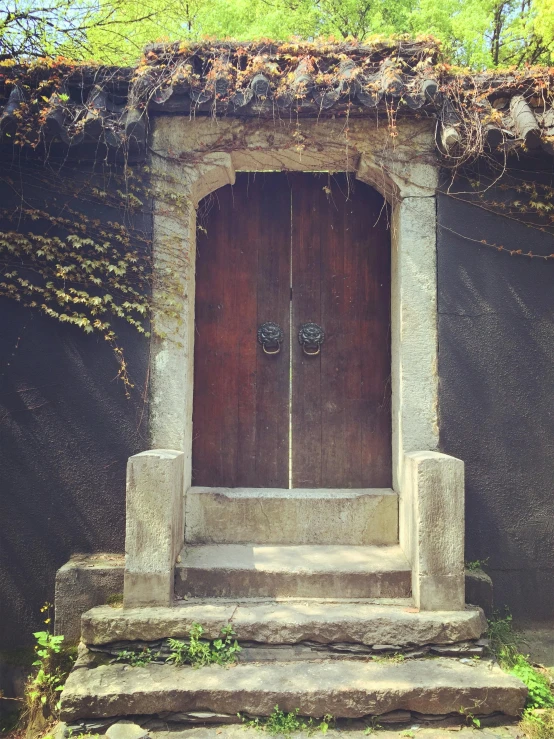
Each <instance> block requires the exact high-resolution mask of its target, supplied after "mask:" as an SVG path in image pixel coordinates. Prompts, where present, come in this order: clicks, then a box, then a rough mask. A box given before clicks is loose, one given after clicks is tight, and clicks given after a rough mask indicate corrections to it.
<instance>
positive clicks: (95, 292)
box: [0, 199, 151, 394]
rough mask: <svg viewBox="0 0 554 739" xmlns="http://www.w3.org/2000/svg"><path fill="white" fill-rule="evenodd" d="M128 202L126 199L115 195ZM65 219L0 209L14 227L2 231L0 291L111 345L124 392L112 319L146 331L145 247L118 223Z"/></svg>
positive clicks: (125, 375)
mask: <svg viewBox="0 0 554 739" xmlns="http://www.w3.org/2000/svg"><path fill="white" fill-rule="evenodd" d="M119 202H120V204H122V205H123V206H124V207H127V204H126V203H127V199H123V201H121V199H120V200H119ZM64 212H66V213H69V214H70V216H71V217H69V218H65V217H61V216H55V215H52V214H49V213H47V212H45V211H42V210H38V209H32V208H20V209H18V210H16V211H9V210H4V211H0V218H2V220H3V221H4V222H8V223H10V221H11V222H12V223H13V224H14V226H16V228H14V229H13V230H4V231H0V295H1V296H4V297H9V298H12V299H13V300H17V301H18V302H20V303H22V304H23V305H25V306H27V307H29V308H35V309H37V308H38V309H39V310H41V311H42V312H43V313H44V314H45V315H47V316H49V317H50V318H53V319H55V320H58V321H60V322H62V323H66V324H71V325H73V326H75V327H77V328H79V329H80V330H82V331H84V332H85V333H87V334H93V333H97V334H100V335H103V337H104V338H105V339H106V340H107V341H109V342H110V343H111V344H112V347H113V349H114V355H115V357H116V359H117V362H118V364H119V377H120V379H122V380H123V382H124V386H125V390H126V393H127V394H129V390H130V388H131V387H132V383H131V381H130V379H129V376H128V372H127V366H126V364H125V361H124V358H123V353H122V351H121V347H120V346H119V344H118V341H117V336H116V332H115V327H114V325H112V319H114V318H117V319H119V320H122V321H125V322H126V323H128V324H129V325H131V326H133V328H135V329H136V330H137V331H138V332H139V333H140V334H142V335H147V325H146V323H145V322H146V321H147V319H148V316H149V312H150V304H149V296H150V291H151V260H150V245H149V244H145V242H144V239H143V238H142V237H141V236H139V235H138V234H135V233H132V232H131V231H130V230H129V229H127V228H126V227H125V226H124V225H123V224H121V223H113V222H109V223H108V224H107V227H106V226H104V225H103V224H101V223H100V222H99V221H96V220H91V219H88V218H87V217H86V216H85V215H84V214H83V213H81V212H79V211H71V210H70V208H69V207H66V208H65V209H64Z"/></svg>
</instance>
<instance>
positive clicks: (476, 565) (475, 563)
mask: <svg viewBox="0 0 554 739" xmlns="http://www.w3.org/2000/svg"><path fill="white" fill-rule="evenodd" d="M488 561H489V557H486V558H485V559H474V560H472V561H471V562H466V563H465V568H466V570H468V572H476V571H477V570H481V569H483V567H486V565H487V562H488Z"/></svg>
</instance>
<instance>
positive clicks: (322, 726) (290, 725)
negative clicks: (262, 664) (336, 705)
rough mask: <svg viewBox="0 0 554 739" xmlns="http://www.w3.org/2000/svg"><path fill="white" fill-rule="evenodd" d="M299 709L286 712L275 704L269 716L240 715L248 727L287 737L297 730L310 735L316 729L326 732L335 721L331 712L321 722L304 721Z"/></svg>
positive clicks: (271, 734)
mask: <svg viewBox="0 0 554 739" xmlns="http://www.w3.org/2000/svg"><path fill="white" fill-rule="evenodd" d="M299 711H300V709H299V708H296V709H295V710H294V711H291V712H290V713H285V711H281V709H280V708H279V706H275V708H274V709H273V712H272V713H271V714H270V715H269V716H267V718H260V717H257V718H254V719H247V718H245V717H244V716H241V714H240V713H239V714H238V716H239V718H241V719H242V721H243V722H244V723H245V725H246V726H247V727H249V728H251V729H256V730H257V731H263V732H265V733H266V734H269V735H270V736H284V737H287V736H291V735H292V734H294V733H295V732H297V731H304V732H306V733H307V734H309V735H311V734H313V733H315V732H316V731H320V732H321V733H322V734H326V733H327V732H328V731H329V728H330V727H331V726H332V725H333V723H334V720H333V717H332V716H331V714H329V713H328V714H325V716H324V717H323V719H322V720H321V722H320V723H319V724H317V723H316V722H315V721H314V720H313V719H308V721H304V719H302V718H299V717H298V713H299Z"/></svg>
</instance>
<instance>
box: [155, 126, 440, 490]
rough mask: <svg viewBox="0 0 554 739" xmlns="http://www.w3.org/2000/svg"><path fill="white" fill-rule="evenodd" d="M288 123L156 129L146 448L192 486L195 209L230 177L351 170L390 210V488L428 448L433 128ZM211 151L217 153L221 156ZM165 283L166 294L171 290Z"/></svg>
mask: <svg viewBox="0 0 554 739" xmlns="http://www.w3.org/2000/svg"><path fill="white" fill-rule="evenodd" d="M345 126H346V123H345V121H344V120H341V121H338V122H337V121H334V120H325V121H314V120H304V121H302V122H301V125H297V123H295V122H288V123H283V122H280V124H279V125H278V126H276V124H275V122H274V121H270V122H267V121H265V122H264V121H258V120H254V121H252V120H244V119H242V120H238V119H223V120H214V119H208V118H194V119H189V118H187V117H158V118H156V119H155V120H154V132H153V138H152V156H151V169H152V171H153V177H154V187H155V191H156V193H157V197H156V198H155V204H154V272H155V279H154V301H153V302H154V311H153V321H152V322H153V329H154V335H153V339H152V357H151V370H150V428H149V436H150V442H151V448H153V449H159V448H166V449H176V450H180V451H183V452H184V454H185V470H184V484H185V489H187V488H188V487H189V486H190V480H191V447H192V394H193V379H194V292H195V251H196V208H197V206H198V203H199V202H200V200H201V199H202V198H204V197H206V196H207V195H210V194H211V193H214V196H215V197H216V196H217V192H216V191H217V189H218V188H220V187H223V186H225V185H227V184H232V183H233V182H234V180H235V172H236V171H248V172H256V171H271V170H279V171H283V170H285V171H295V172H310V171H330V172H338V171H342V172H344V171H346V172H351V173H352V175H353V176H354V177H355V178H356V179H359V180H361V181H363V182H366V183H367V184H369V185H371V186H372V187H374V188H375V189H376V190H378V191H379V192H380V193H381V194H382V195H383V197H384V198H385V199H386V200H387V201H388V203H389V204H390V206H391V209H392V222H391V249H392V255H391V256H392V265H391V270H392V274H391V310H392V313H391V354H392V356H391V384H392V388H391V389H392V426H393V428H392V444H393V449H392V459H393V487H394V489H395V490H396V491H399V489H400V486H401V480H402V474H403V458H404V454H405V453H407V452H412V451H418V450H431V451H433V450H435V449H437V445H438V420H437V391H438V377H437V283H436V201H435V191H436V186H437V182H438V163H437V162H436V158H435V153H434V152H435V145H434V138H433V131H432V125H431V124H430V122H419V123H413V122H410V121H406V122H405V123H404V122H400V123H399V124H398V136H396V137H395V138H393V137H391V130H390V129H389V127H388V126H387V125H386V123H385V122H384V123H381V124H380V127H379V126H376V122H375V120H372V119H369V118H368V119H357V120H355V121H351V122H350V124H349V126H348V129H349V130H348V132H347V133H346V132H345ZM218 145H219V146H220V147H221V148H219V150H218ZM168 286H169V287H168ZM168 292H169V293H171V297H168Z"/></svg>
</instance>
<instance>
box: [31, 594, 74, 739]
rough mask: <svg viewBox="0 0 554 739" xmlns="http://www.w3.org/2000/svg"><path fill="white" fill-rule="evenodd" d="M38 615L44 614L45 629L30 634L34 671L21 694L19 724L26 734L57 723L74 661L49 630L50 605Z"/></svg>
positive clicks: (50, 619)
mask: <svg viewBox="0 0 554 739" xmlns="http://www.w3.org/2000/svg"><path fill="white" fill-rule="evenodd" d="M41 612H42V613H43V614H46V618H45V619H44V624H45V625H46V629H45V630H44V631H35V632H34V634H33V636H34V637H35V640H36V645H35V654H36V657H37V659H36V660H35V661H34V662H33V667H35V668H36V670H35V671H34V672H33V673H32V674H31V675H30V676H29V678H28V679H27V682H26V684H25V691H24V705H25V708H24V710H23V714H22V721H23V723H24V724H25V725H26V726H27V733H28V734H32V733H36V732H39V731H41V730H43V729H44V728H45V727H46V726H47V725H48V723H49V722H50V721H54V720H56V719H57V716H58V712H59V708H60V693H61V691H62V690H63V686H64V683H65V681H66V679H67V676H68V674H69V672H70V670H71V666H72V664H73V662H74V661H75V650H74V648H69V649H67V648H64V637H63V636H61V635H54V634H52V632H51V630H50V625H51V623H52V617H51V612H52V604H51V603H45V604H44V606H43V607H42V608H41Z"/></svg>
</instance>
